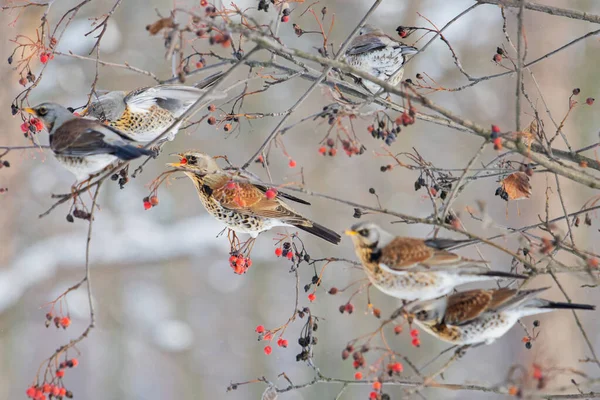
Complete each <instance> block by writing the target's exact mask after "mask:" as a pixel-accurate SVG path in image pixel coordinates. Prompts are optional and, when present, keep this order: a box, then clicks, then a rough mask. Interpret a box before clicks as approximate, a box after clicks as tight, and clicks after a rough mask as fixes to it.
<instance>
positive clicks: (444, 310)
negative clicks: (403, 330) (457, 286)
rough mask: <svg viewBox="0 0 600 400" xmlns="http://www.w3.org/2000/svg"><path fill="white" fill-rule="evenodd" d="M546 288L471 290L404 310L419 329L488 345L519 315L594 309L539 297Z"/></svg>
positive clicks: (455, 341) (450, 339)
mask: <svg viewBox="0 0 600 400" xmlns="http://www.w3.org/2000/svg"><path fill="white" fill-rule="evenodd" d="M547 289H548V288H547V287H546V288H540V289H532V290H520V291H519V290H517V289H509V288H502V289H490V290H483V289H475V290H468V291H465V292H459V293H456V294H452V295H450V296H447V297H442V298H439V299H434V300H428V301H422V302H416V303H412V304H410V305H408V306H407V308H406V312H407V313H408V314H409V315H411V316H413V320H414V321H415V322H416V323H417V324H418V325H419V326H420V327H421V328H423V330H425V331H427V332H428V333H430V334H432V335H433V336H435V337H437V338H439V339H441V340H443V341H445V342H449V343H453V344H457V345H478V344H490V343H493V342H494V341H495V340H496V339H498V338H499V337H501V336H502V335H504V334H505V333H506V332H508V331H509V330H510V328H511V327H512V326H513V325H514V324H515V323H516V322H517V320H518V319H520V318H522V317H527V316H530V315H535V314H540V313H545V312H550V311H553V310H557V309H568V310H595V309H596V306H594V305H590V304H575V303H558V302H554V301H550V300H544V299H539V298H538V297H537V295H538V294H539V293H540V292H543V291H544V290H547Z"/></svg>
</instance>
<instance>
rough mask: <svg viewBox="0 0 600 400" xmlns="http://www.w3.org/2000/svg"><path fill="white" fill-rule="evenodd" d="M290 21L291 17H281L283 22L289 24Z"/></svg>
mask: <svg viewBox="0 0 600 400" xmlns="http://www.w3.org/2000/svg"><path fill="white" fill-rule="evenodd" d="M289 20H290V16H289V15H284V16H283V17H281V22H288V21H289Z"/></svg>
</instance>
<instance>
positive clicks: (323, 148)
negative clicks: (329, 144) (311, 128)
mask: <svg viewBox="0 0 600 400" xmlns="http://www.w3.org/2000/svg"><path fill="white" fill-rule="evenodd" d="M319 153H321V154H323V155H325V153H327V149H326V148H325V146H321V147H319Z"/></svg>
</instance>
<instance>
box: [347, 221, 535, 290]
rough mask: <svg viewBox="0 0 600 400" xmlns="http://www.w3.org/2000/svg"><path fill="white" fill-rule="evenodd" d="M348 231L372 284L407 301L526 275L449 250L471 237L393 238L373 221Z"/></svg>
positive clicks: (520, 277)
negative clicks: (494, 280) (473, 283)
mask: <svg viewBox="0 0 600 400" xmlns="http://www.w3.org/2000/svg"><path fill="white" fill-rule="evenodd" d="M345 233H346V235H348V236H350V237H351V238H352V241H353V243H354V250H355V252H356V255H357V256H358V258H359V260H360V261H361V263H362V266H363V269H364V270H365V272H366V274H367V276H368V278H369V280H370V281H371V283H372V284H373V285H375V286H376V287H377V288H378V289H379V290H381V291H382V292H384V293H385V294H387V295H390V296H393V297H396V298H398V299H401V300H404V301H416V300H428V299H435V298H437V297H440V296H443V295H445V294H448V293H450V292H451V291H452V290H453V289H454V288H455V287H456V286H458V285H462V284H464V283H469V282H478V281H484V280H490V279H495V278H511V279H525V278H526V276H525V275H519V274H512V273H508V272H502V271H490V270H489V269H487V268H486V267H484V264H486V263H487V261H483V260H471V259H468V258H464V257H462V256H460V255H458V254H455V253H452V252H450V251H448V250H447V249H448V248H451V247H453V246H456V245H459V244H463V243H466V242H470V241H469V240H466V241H465V240H452V239H442V238H438V239H417V238H409V237H394V236H393V235H392V234H390V233H389V232H386V231H385V230H383V229H382V228H380V227H379V226H378V225H376V224H374V223H371V222H360V223H357V224H355V225H353V226H352V227H351V228H350V229H349V230H347V231H346V232H345Z"/></svg>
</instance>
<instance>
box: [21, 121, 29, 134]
mask: <svg viewBox="0 0 600 400" xmlns="http://www.w3.org/2000/svg"><path fill="white" fill-rule="evenodd" d="M27 131H29V124H28V123H27V122H23V123H22V124H21V132H23V133H25V132H27Z"/></svg>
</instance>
